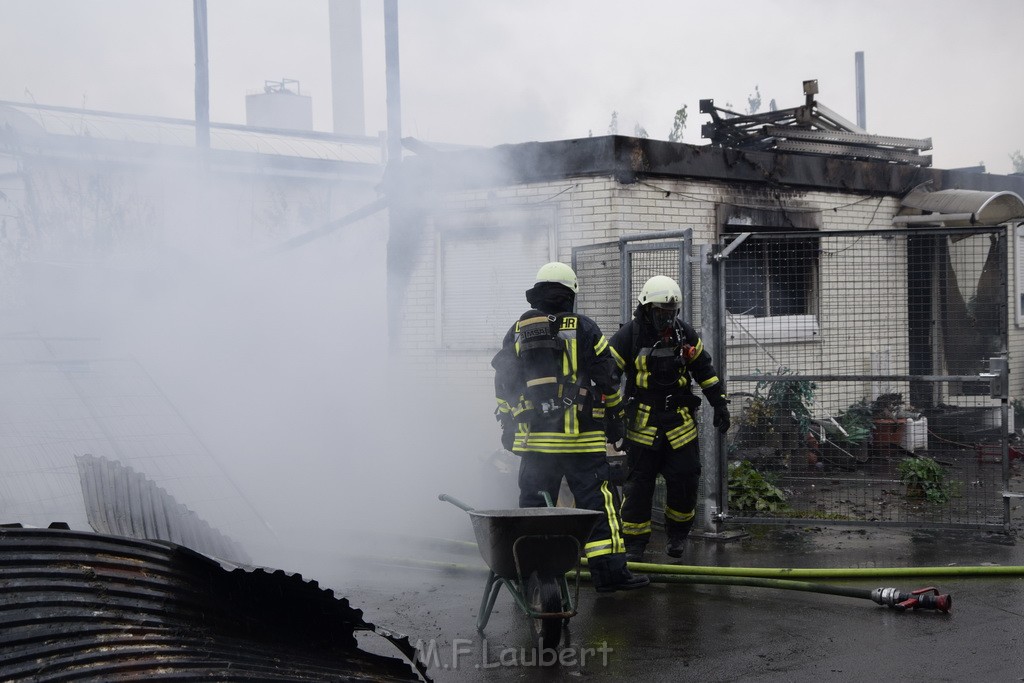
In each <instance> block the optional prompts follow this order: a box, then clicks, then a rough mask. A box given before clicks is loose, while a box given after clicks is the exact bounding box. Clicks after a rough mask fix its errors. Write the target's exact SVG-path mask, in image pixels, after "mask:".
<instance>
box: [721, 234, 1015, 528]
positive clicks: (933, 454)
mask: <svg viewBox="0 0 1024 683" xmlns="http://www.w3.org/2000/svg"><path fill="white" fill-rule="evenodd" d="M711 261H712V262H713V263H714V264H715V265H714V266H713V273H714V276H715V279H716V282H717V284H718V287H719V290H720V294H719V296H718V297H717V299H718V303H719V306H724V312H725V315H722V316H718V319H719V320H720V321H721V322H720V324H719V326H718V328H717V333H718V337H719V339H718V342H719V348H723V347H724V350H725V352H724V357H723V358H722V360H721V364H720V365H719V368H718V369H719V372H720V373H722V374H724V375H725V376H726V377H727V388H728V391H729V395H730V397H731V399H732V403H733V405H732V412H733V415H734V419H733V428H732V429H731V430H730V433H729V435H728V441H727V447H726V448H724V449H722V456H721V462H720V463H719V464H720V467H719V476H720V477H722V478H723V483H725V481H727V485H722V486H721V487H720V488H719V495H718V498H719V499H720V500H719V509H720V511H721V513H720V515H719V517H718V521H720V522H740V523H765V522H785V523H791V522H795V521H796V520H808V519H811V520H814V521H815V523H825V524H830V523H834V524H865V525H899V526H913V527H975V528H987V527H1001V528H1002V529H1004V530H1006V529H1008V528H1009V509H1010V508H1009V500H1008V498H1006V497H1005V495H1004V494H1003V492H1005V491H1007V490H1008V481H1009V467H1008V456H1009V449H1008V439H1007V435H1008V433H1009V432H1012V430H1013V425H1012V422H1011V418H1012V412H1010V410H1009V407H1008V383H1007V357H1008V352H1007V327H1008V293H1007V281H1008V278H1007V231H1006V229H1005V227H1003V226H1000V227H988V228H971V229H914V230H900V231H893V230H887V231H848V232H810V231H801V232H792V233H778V232H775V233H769V232H760V233H755V232H751V233H741V234H731V235H726V236H725V237H724V239H723V243H722V245H720V247H719V248H718V249H717V250H716V253H714V254H713V255H712V257H711ZM716 360H718V359H716ZM726 478H727V479H726Z"/></svg>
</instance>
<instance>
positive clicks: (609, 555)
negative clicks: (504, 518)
mask: <svg viewBox="0 0 1024 683" xmlns="http://www.w3.org/2000/svg"><path fill="white" fill-rule="evenodd" d="M577 290H578V284H577V281H576V274H575V273H574V272H573V270H572V268H570V267H569V266H567V265H566V264H564V263H560V262H553V263H548V264H546V265H544V266H543V267H541V269H540V270H539V271H538V273H537V278H536V284H535V285H534V286H533V287H532V288H531V289H529V290H528V291H527V292H526V300H527V301H528V302H529V304H530V306H531V307H532V308H531V309H530V310H529V311H527V312H526V313H524V314H523V315H522V316H521V317H520V319H519V320H518V321H517V322H516V323H515V324H513V325H512V328H511V329H510V330H509V331H508V333H507V334H506V335H505V337H504V339H503V340H502V345H501V351H499V352H498V354H497V355H496V356H495V357H494V360H493V361H492V362H491V365H492V366H493V367H494V370H495V376H494V386H495V394H496V396H497V399H498V409H497V410H496V415H497V417H498V421H499V422H500V423H501V426H502V445H504V446H505V447H506V448H507V449H508V450H511V451H512V452H514V453H515V454H517V455H519V456H520V457H521V460H520V466H519V506H520V507H543V506H544V505H546V501H545V500H544V496H543V493H542V492H544V493H547V494H548V495H549V496H550V497H551V499H552V500H555V499H556V498H557V497H558V491H559V488H560V486H561V482H562V477H563V476H564V477H565V479H566V481H567V482H568V485H569V490H570V491H572V494H573V497H574V498H575V499H576V506H577V507H579V508H585V509H589V510H596V511H598V512H601V513H603V516H602V517H601V518H600V519H599V521H598V522H597V525H596V526H595V527H594V531H593V533H592V534H591V536H590V538H589V540H588V541H587V543H586V545H585V546H584V548H583V550H584V552H585V554H586V557H587V564H588V567H589V569H590V572H591V577H592V578H593V583H594V587H595V588H596V589H597V590H598V591H599V592H610V591H616V590H627V589H632V588H642V587H643V586H646V585H648V584H649V583H650V581H649V580H648V578H647V577H646V576H635V575H633V574H632V573H631V572H630V571H629V569H627V568H626V557H625V545H624V543H623V539H622V535H621V533H620V531H619V521H618V502H619V501H618V493H617V491H616V489H615V487H614V486H611V485H610V484H609V482H608V476H609V471H608V469H609V468H608V461H607V457H606V450H605V443H606V435H605V429H604V427H605V411H606V410H607V409H617V408H618V407H619V404H620V402H621V397H620V395H619V390H618V373H617V371H616V368H615V360H614V359H613V358H612V356H611V353H610V352H609V349H608V341H607V340H606V339H605V337H604V335H603V334H601V330H600V328H598V326H597V323H595V322H594V321H593V320H591V319H590V318H588V317H587V316H585V315H579V314H576V313H573V306H574V304H575V300H576V292H577Z"/></svg>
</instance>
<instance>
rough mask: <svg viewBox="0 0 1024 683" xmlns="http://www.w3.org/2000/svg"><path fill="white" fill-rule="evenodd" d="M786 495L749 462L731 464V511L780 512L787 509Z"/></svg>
mask: <svg viewBox="0 0 1024 683" xmlns="http://www.w3.org/2000/svg"><path fill="white" fill-rule="evenodd" d="M786 507H787V506H786V494H784V493H783V492H782V489H780V488H779V487H778V486H776V485H775V484H773V483H772V482H771V481H770V480H769V479H768V478H767V477H765V475H763V474H761V473H760V472H758V471H757V470H756V469H754V466H753V465H752V464H750V461H749V460H742V461H740V462H730V463H729V509H730V510H737V511H748V512H779V511H780V510H784V509H785V508H786Z"/></svg>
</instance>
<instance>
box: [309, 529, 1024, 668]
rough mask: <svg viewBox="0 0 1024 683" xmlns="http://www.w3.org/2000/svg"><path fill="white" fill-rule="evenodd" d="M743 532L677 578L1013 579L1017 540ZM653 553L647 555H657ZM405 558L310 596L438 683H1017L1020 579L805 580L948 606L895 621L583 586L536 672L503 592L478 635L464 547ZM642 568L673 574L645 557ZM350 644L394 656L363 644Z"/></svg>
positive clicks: (717, 594)
mask: <svg viewBox="0 0 1024 683" xmlns="http://www.w3.org/2000/svg"><path fill="white" fill-rule="evenodd" d="M467 527H468V524H467ZM744 531H745V532H747V533H748V535H747V536H746V537H744V538H742V539H739V540H733V541H728V542H723V541H718V540H706V539H695V540H693V541H692V542H691V544H690V547H689V548H688V550H687V553H686V554H685V555H684V556H683V557H682V558H681V559H680V560H677V561H676V563H678V564H684V565H699V566H722V567H793V568H802V567H807V568H831V567H836V568H846V567H856V568H890V567H935V566H981V565H1004V566H1024V548H1022V542H1021V540H1020V538H1019V533H1018V532H1017V531H1014V532H1013V533H1012V534H1010V535H1003V534H993V533H989V532H983V531H967V532H949V531H927V532H920V531H909V530H906V531H899V530H896V531H893V530H876V529H849V528H847V529H842V528H838V529H837V528H828V527H813V526H808V527H801V528H792V527H751V528H748V529H745V530H744ZM659 540H660V539H658V538H655V540H654V541H653V542H652V544H651V546H650V548H651V549H660V548H661V547H662V545H661V544H660V543H659ZM377 551H378V552H380V553H382V555H384V554H388V552H389V551H387V550H385V549H384V548H378V549H377ZM413 555H414V558H413V559H414V560H415V561H417V562H419V563H420V566H416V567H410V566H396V565H398V564H402V563H401V562H398V563H388V562H381V561H380V560H374V561H367V560H365V559H364V560H363V561H361V562H359V563H356V564H348V565H345V566H343V567H342V566H338V567H337V568H336V569H337V572H338V574H337V575H335V576H333V577H322V578H324V579H326V580H322V581H321V583H322V584H323V585H326V586H330V587H332V588H334V589H335V590H336V592H338V593H339V594H340V595H344V596H347V597H349V598H350V600H351V601H352V603H353V605H354V606H356V607H359V608H361V609H362V610H363V611H364V616H365V618H366V619H367V620H368V621H371V622H373V623H376V624H378V625H381V626H386V627H389V628H393V629H395V630H399V631H403V632H405V633H408V634H409V635H410V636H411V638H412V640H413V641H414V642H415V641H416V640H418V639H420V640H422V650H423V652H424V655H425V658H426V659H427V661H428V664H429V665H430V675H431V676H432V678H433V680H435V681H504V680H517V681H523V680H529V681H532V680H543V681H549V680H550V681H577V680H583V679H601V680H645V681H668V680H679V679H680V678H687V679H693V680H699V681H703V682H713V681H820V680H826V681H827V680H835V681H879V680H885V679H889V680H900V681H968V680H978V681H1024V576H1012V577H998V576H959V577H957V576H948V577H945V576H944V577H935V578H916V577H896V578H874V579H857V580H846V579H806V581H809V582H812V583H816V584H828V585H842V586H854V587H859V588H877V587H894V588H898V589H900V590H901V591H906V592H909V591H910V590H913V589H917V588H923V587H928V586H935V587H937V588H938V589H939V590H940V592H942V593H948V594H950V595H951V596H952V598H953V608H952V610H951V611H950V612H949V613H948V614H943V613H941V612H935V611H905V612H898V611H896V610H894V609H892V608H890V607H886V606H882V605H878V604H876V603H875V602H873V601H871V600H869V599H863V598H857V597H847V596H841V595H830V594H821V593H816V592H803V591H794V590H780V589H776V588H763V587H750V586H721V585H680V584H656V585H652V586H651V587H649V588H647V589H643V590H639V591H630V592H620V593H613V594H598V593H596V592H595V591H594V590H593V587H592V586H591V585H590V584H589V583H584V584H583V585H582V586H581V589H580V599H579V614H578V615H576V616H575V617H573V618H572V619H571V620H570V622H569V624H568V627H567V629H566V632H565V634H564V639H563V642H562V645H561V647H560V649H559V651H558V654H557V656H556V654H555V652H554V651H548V652H547V653H541V656H540V661H538V654H537V651H536V650H535V649H534V648H533V645H532V638H531V633H530V622H529V620H528V619H527V618H526V617H525V616H524V614H523V613H522V612H521V611H520V609H519V608H518V607H517V606H516V604H515V603H514V601H513V600H512V598H511V596H510V595H509V594H508V593H507V592H505V590H504V589H502V591H501V593H500V594H499V596H498V600H497V603H496V605H495V608H494V611H493V613H492V615H491V618H490V622H489V623H488V625H487V627H486V629H485V632H484V634H483V635H482V636H481V635H480V634H478V633H477V632H476V629H475V623H476V617H477V612H478V610H479V603H480V599H481V597H482V593H483V587H484V581H485V578H486V575H485V573H484V569H483V568H484V565H483V562H482V561H481V560H480V558H479V554H478V553H477V552H476V548H475V544H473V543H471V538H470V537H469V536H468V535H467V537H466V538H465V539H464V542H463V543H461V544H460V543H453V544H450V543H438V544H435V545H430V544H429V543H428V544H424V545H422V546H420V547H416V548H415V549H414V551H413ZM408 556H409V555H408V553H407V555H406V557H408ZM378 557H380V556H378ZM648 558H649V560H650V561H652V562H659V563H668V562H669V561H670V560H669V558H668V557H666V556H664V555H661V554H660V553H651V552H650V550H649V551H648ZM433 562H437V563H439V564H438V565H433V564H431V563H433ZM449 565H458V568H452V567H450V566H449ZM361 643H362V647H363V648H364V649H369V650H371V651H379V652H381V653H384V654H394V653H393V652H392V651H389V650H388V646H386V645H384V646H383V647H381V642H380V639H378V638H376V637H373V636H367V637H363V638H361ZM556 659H557V661H556ZM541 664H549V665H548V666H542V665H541Z"/></svg>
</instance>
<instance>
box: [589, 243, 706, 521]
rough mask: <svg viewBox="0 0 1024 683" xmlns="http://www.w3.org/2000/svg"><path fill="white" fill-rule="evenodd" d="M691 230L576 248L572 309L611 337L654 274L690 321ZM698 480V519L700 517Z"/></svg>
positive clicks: (658, 508) (657, 507) (656, 514)
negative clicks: (668, 281) (668, 282)
mask: <svg viewBox="0 0 1024 683" xmlns="http://www.w3.org/2000/svg"><path fill="white" fill-rule="evenodd" d="M691 248H692V230H690V229H686V230H680V231H672V232H661V233H649V234H642V235H634V236H629V237H623V238H621V239H619V240H617V241H615V242H603V243H600V244H592V245H585V246H579V247H574V248H573V250H572V267H573V270H575V271H576V277H577V278H578V279H579V295H578V296H577V298H576V311H577V312H578V313H582V314H583V315H586V316H588V317H590V318H593V319H594V320H595V321H597V323H598V325H599V326H600V327H601V331H602V332H603V333H604V335H605V337H607V338H611V336H612V335H613V334H614V333H615V331H616V330H618V329H619V327H620V326H621V325H624V324H625V323H626V322H628V321H629V320H630V318H632V317H633V310H634V309H635V307H636V303H637V296H638V295H639V293H640V290H641V289H642V288H643V286H644V283H645V282H647V280H648V279H649V278H651V277H653V276H655V275H668V276H669V277H671V278H672V279H674V280H675V281H676V282H678V283H679V286H680V289H682V293H683V302H682V307H681V315H682V316H683V319H684V320H691V316H692V313H693V294H692V292H693V287H692V286H691V285H692V282H693V278H692V276H691V271H692V269H691V265H690V250H691ZM703 489H704V485H703V482H702V486H701V492H700V494H699V496H698V500H699V501H702V502H700V503H698V518H701V519H703V517H704V509H705V506H704V503H703V501H704V500H705V496H704V493H703ZM664 510H665V485H664V481H663V480H662V479H661V477H659V478H658V483H657V486H656V488H655V494H654V501H653V506H652V521H654V522H655V523H657V524H661V523H663V521H664Z"/></svg>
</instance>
